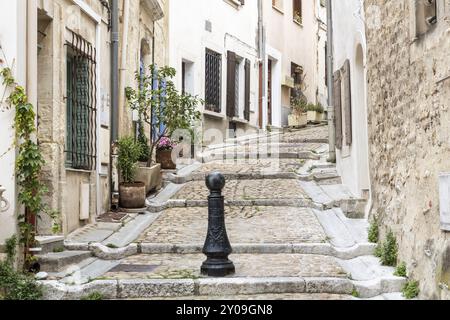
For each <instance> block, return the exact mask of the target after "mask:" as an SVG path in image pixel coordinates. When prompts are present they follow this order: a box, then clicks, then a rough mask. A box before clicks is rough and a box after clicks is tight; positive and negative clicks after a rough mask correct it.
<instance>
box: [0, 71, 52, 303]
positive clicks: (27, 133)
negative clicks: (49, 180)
mask: <svg viewBox="0 0 450 320" xmlns="http://www.w3.org/2000/svg"><path fill="white" fill-rule="evenodd" d="M0 76H2V78H3V84H4V85H5V86H6V87H7V88H10V89H11V93H10V95H9V97H8V102H9V104H10V105H12V106H14V107H15V111H16V113H15V117H14V128H15V131H16V139H15V140H16V145H17V148H18V156H17V159H16V178H17V186H18V201H19V203H20V204H21V205H23V206H24V207H25V208H26V212H27V214H19V216H18V227H19V232H20V239H19V241H20V243H21V244H23V245H25V246H26V247H30V246H31V245H33V244H34V237H35V233H36V230H35V228H34V226H33V225H32V224H30V223H29V222H28V221H27V218H30V217H33V216H37V217H39V214H40V213H41V212H46V213H48V214H49V215H50V216H51V217H52V219H55V221H56V219H57V217H58V216H59V215H58V214H57V213H56V212H54V211H51V210H50V209H49V208H48V207H47V206H46V205H45V204H44V202H43V196H44V195H45V194H46V193H47V192H48V190H47V188H46V186H45V184H44V183H43V182H42V180H41V174H42V168H43V166H44V165H45V161H44V158H43V156H42V153H41V150H40V149H39V146H38V145H37V144H36V143H35V142H34V141H33V140H32V134H33V133H34V132H36V124H35V118H36V113H35V112H34V107H33V105H32V104H30V103H29V102H28V97H27V95H26V93H25V88H23V87H21V86H19V85H17V83H16V81H15V79H14V78H13V76H12V71H11V69H10V68H3V69H1V70H0ZM58 226H59V223H56V222H54V224H53V230H54V231H57V230H59V228H58ZM26 254H27V253H26ZM19 280H20V281H21V283H22V284H24V285H26V284H27V281H28V280H26V279H19ZM19 280H18V281H19ZM18 287H19V288H20V285H19V286H18ZM19 290H20V289H19ZM20 294H21V293H20V292H17V295H19V296H20Z"/></svg>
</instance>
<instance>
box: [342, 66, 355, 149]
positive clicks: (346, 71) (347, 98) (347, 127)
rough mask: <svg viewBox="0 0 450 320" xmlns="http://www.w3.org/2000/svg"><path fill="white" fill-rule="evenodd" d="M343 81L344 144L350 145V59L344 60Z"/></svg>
mask: <svg viewBox="0 0 450 320" xmlns="http://www.w3.org/2000/svg"><path fill="white" fill-rule="evenodd" d="M342 81H343V82H344V83H343V87H344V88H343V89H344V93H343V98H344V99H343V102H344V106H343V111H344V117H345V145H347V146H351V145H352V143H353V130H352V86H351V79H350V61H349V60H346V61H345V63H344V67H343V71H342Z"/></svg>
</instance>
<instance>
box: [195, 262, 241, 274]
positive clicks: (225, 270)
mask: <svg viewBox="0 0 450 320" xmlns="http://www.w3.org/2000/svg"><path fill="white" fill-rule="evenodd" d="M201 272H202V275H205V276H208V277H226V276H229V275H232V274H234V273H235V272H236V268H235V267H234V264H233V262H232V261H230V260H228V259H208V260H206V261H205V262H203V265H202V268H201Z"/></svg>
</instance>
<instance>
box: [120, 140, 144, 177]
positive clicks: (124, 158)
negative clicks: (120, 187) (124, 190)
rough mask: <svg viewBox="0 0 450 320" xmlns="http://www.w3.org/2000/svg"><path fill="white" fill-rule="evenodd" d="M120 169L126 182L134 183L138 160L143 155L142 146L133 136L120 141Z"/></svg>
mask: <svg viewBox="0 0 450 320" xmlns="http://www.w3.org/2000/svg"><path fill="white" fill-rule="evenodd" d="M118 151H119V159H118V164H119V169H120V172H121V175H122V179H123V181H124V182H125V183H133V182H134V177H135V175H136V169H137V162H138V161H139V158H140V157H141V156H142V148H141V146H140V144H139V143H137V142H135V141H134V139H133V138H132V137H124V138H122V139H120V140H119V142H118Z"/></svg>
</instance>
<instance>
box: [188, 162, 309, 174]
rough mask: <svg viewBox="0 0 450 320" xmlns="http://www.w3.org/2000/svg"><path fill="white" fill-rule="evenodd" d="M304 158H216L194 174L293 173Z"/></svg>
mask: <svg viewBox="0 0 450 320" xmlns="http://www.w3.org/2000/svg"><path fill="white" fill-rule="evenodd" d="M305 162H306V160H304V159H236V160H230V159H228V160H216V161H211V162H208V163H206V164H204V165H202V167H201V168H200V169H198V170H196V171H195V172H194V174H199V175H200V174H201V175H206V174H208V173H210V172H213V171H219V172H221V173H223V174H273V173H291V172H296V171H297V170H299V169H300V168H301V167H302V166H303V165H304V164H305Z"/></svg>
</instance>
